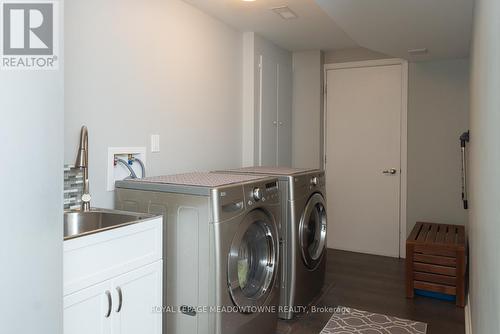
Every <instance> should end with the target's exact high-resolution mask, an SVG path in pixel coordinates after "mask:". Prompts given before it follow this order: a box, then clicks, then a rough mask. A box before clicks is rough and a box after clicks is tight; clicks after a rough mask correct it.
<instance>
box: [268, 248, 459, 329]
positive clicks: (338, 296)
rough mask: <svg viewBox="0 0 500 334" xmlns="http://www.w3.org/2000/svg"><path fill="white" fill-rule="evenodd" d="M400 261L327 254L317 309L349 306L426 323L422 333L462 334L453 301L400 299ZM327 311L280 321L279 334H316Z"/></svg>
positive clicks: (335, 252)
mask: <svg viewBox="0 0 500 334" xmlns="http://www.w3.org/2000/svg"><path fill="white" fill-rule="evenodd" d="M404 277H405V266H404V260H399V259H394V258H389V257H383V256H376V255H366V254H359V253H351V252H345V251H338V250H332V249H329V250H328V262H327V273H326V282H325V286H324V288H323V291H324V292H323V294H322V295H321V296H320V297H319V298H318V300H317V301H316V302H315V304H316V305H318V306H338V305H342V306H349V307H353V308H357V309H360V310H364V311H369V312H375V313H382V314H386V315H392V316H396V317H400V318H405V319H411V320H417V321H422V322H425V323H427V324H428V329H427V334H464V333H465V329H464V327H465V326H464V311H463V309H461V308H457V307H456V306H455V304H454V303H451V302H445V301H439V300H435V299H430V298H424V297H418V296H416V297H415V299H413V300H411V299H407V298H406V297H405V281H404ZM330 316H331V315H330V314H328V313H314V314H313V313H309V314H305V315H302V316H300V317H298V318H297V319H294V320H291V321H280V324H279V327H278V332H279V333H280V334H282V333H283V334H285V333H286V334H306V333H307V334H309V333H311V334H312V333H315V334H318V333H319V332H320V331H321V329H322V328H323V327H324V325H325V324H326V322H327V321H328V319H329V318H330Z"/></svg>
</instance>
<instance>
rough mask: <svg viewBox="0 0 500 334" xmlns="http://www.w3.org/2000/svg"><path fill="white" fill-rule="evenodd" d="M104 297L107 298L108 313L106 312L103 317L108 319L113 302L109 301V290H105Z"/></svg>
mask: <svg viewBox="0 0 500 334" xmlns="http://www.w3.org/2000/svg"><path fill="white" fill-rule="evenodd" d="M105 293H106V297H108V311H107V312H106V314H105V315H104V317H105V318H109V316H110V315H111V308H112V307H113V305H112V304H113V302H112V301H111V292H109V290H106V292H105Z"/></svg>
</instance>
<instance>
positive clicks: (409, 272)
mask: <svg viewBox="0 0 500 334" xmlns="http://www.w3.org/2000/svg"><path fill="white" fill-rule="evenodd" d="M414 295H415V291H414V288H413V245H412V244H406V297H407V298H413V297H414Z"/></svg>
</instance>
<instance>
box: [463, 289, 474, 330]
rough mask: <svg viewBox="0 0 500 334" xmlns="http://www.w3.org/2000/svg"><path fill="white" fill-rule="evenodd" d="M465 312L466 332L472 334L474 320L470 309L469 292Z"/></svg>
mask: <svg viewBox="0 0 500 334" xmlns="http://www.w3.org/2000/svg"><path fill="white" fill-rule="evenodd" d="M464 313H465V334H472V322H471V311H470V296H469V294H467V301H466V304H465V308H464Z"/></svg>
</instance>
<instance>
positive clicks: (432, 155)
mask: <svg viewBox="0 0 500 334" xmlns="http://www.w3.org/2000/svg"><path fill="white" fill-rule="evenodd" d="M408 87H409V95H408V199H407V225H408V227H407V231H408V233H409V232H411V229H412V228H413V226H414V225H415V222H416V221H431V222H440V223H445V224H460V225H464V224H465V223H466V222H467V211H466V210H464V209H463V207H462V201H461V187H460V186H461V183H460V177H461V174H460V170H461V168H460V167H461V160H460V142H459V136H460V134H462V132H464V131H466V130H467V129H468V123H469V122H468V117H469V113H468V110H469V97H468V96H469V94H468V91H469V60H468V59H459V60H448V61H432V62H420V63H410V65H409V86H408Z"/></svg>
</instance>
